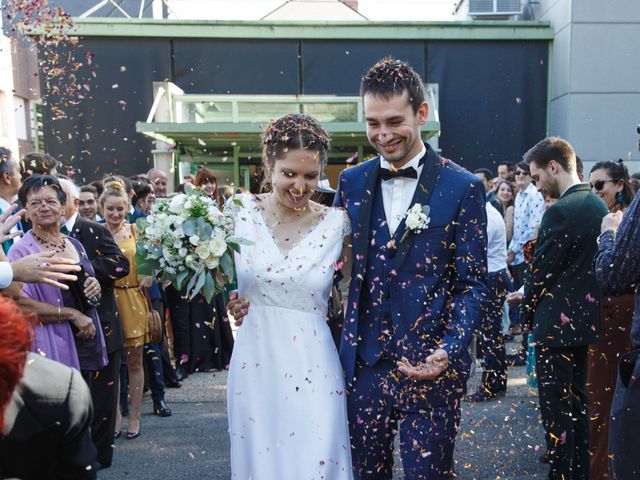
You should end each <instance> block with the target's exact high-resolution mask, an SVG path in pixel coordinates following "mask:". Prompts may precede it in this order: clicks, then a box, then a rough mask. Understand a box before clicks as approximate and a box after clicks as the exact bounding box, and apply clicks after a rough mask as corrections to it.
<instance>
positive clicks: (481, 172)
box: [473, 168, 504, 216]
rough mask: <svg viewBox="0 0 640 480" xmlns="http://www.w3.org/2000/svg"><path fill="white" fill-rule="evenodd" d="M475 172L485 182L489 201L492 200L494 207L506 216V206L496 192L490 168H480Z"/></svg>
mask: <svg viewBox="0 0 640 480" xmlns="http://www.w3.org/2000/svg"><path fill="white" fill-rule="evenodd" d="M473 174H474V175H475V176H476V177H478V178H479V179H480V180H482V183H483V184H484V192H485V194H486V196H487V202H491V204H492V205H493V207H494V208H495V209H496V210H498V213H500V215H501V216H504V208H503V206H502V202H501V201H500V199H498V197H497V196H496V192H495V191H494V190H493V185H492V179H493V173H492V172H491V170H489V169H488V168H478V169H477V170H475V171H474V172H473Z"/></svg>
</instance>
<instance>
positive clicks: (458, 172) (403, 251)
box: [335, 145, 487, 408]
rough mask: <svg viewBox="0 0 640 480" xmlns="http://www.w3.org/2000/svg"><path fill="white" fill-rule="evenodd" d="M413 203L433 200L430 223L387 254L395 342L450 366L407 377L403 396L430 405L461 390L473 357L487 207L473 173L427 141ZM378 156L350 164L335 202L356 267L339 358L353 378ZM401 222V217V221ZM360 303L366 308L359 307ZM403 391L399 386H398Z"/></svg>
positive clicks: (412, 355) (415, 355) (412, 354)
mask: <svg viewBox="0 0 640 480" xmlns="http://www.w3.org/2000/svg"><path fill="white" fill-rule="evenodd" d="M425 155H426V159H425V163H424V167H423V169H422V173H421V177H420V179H419V183H418V187H417V188H416V192H415V195H414V198H413V200H412V202H411V205H413V204H416V203H418V204H421V205H423V206H425V205H429V206H430V213H429V216H430V223H429V226H428V228H427V229H425V230H423V231H421V232H420V233H410V234H409V235H408V236H407V237H406V239H405V241H403V242H401V243H400V244H399V245H397V251H396V254H395V255H394V256H393V258H392V259H388V260H387V261H388V262H391V264H390V265H389V266H388V272H389V273H388V275H387V278H386V281H387V282H391V286H390V293H391V302H392V304H391V311H392V314H393V315H392V316H393V318H394V323H395V324H396V325H395V327H396V337H398V338H396V339H395V341H401V342H402V349H403V350H402V355H403V356H406V357H407V358H408V359H409V360H410V361H411V362H412V363H418V362H424V361H425V359H426V357H427V356H428V355H429V354H430V353H431V352H432V351H433V350H434V349H435V348H443V349H444V350H446V351H447V353H448V354H449V362H450V365H449V367H448V368H447V370H446V371H445V372H443V373H442V374H441V375H440V376H438V377H437V378H436V379H435V380H433V381H423V382H416V381H410V380H408V379H405V383H406V385H405V387H407V388H409V389H410V390H411V393H410V395H409V396H408V397H407V398H406V399H405V402H410V403H412V402H413V403H417V404H416V407H417V408H422V407H432V406H437V405H442V404H445V403H449V402H450V401H451V399H456V398H460V396H462V395H463V394H464V392H465V388H466V387H465V386H466V381H467V379H468V375H469V365H470V359H469V355H468V353H467V347H468V346H469V343H470V341H471V338H472V334H473V331H474V327H475V325H476V323H477V322H478V321H479V320H480V318H481V315H482V313H481V312H482V308H483V305H484V303H485V301H486V296H487V287H486V272H487V267H486V258H487V257H486V242H487V240H486V238H487V237H486V207H485V193H484V186H483V184H482V182H481V181H480V180H478V179H477V177H475V176H474V175H472V174H471V173H469V172H468V171H466V170H465V169H463V168H462V167H460V166H458V165H456V164H455V163H453V162H451V161H449V160H445V159H442V158H441V157H439V156H438V155H437V154H436V153H435V152H434V151H433V150H432V149H431V148H430V147H429V146H428V145H427V153H426V154H425ZM379 171H380V159H379V157H376V158H374V159H372V160H369V161H367V162H364V163H362V164H359V165H356V166H354V167H352V168H348V169H346V170H344V171H343V172H342V174H341V175H340V178H339V185H338V191H337V193H336V200H335V205H336V206H341V207H344V208H345V209H346V210H347V212H348V214H349V217H350V219H351V224H352V229H353V267H352V272H351V285H350V289H349V301H348V306H347V310H346V312H345V322H344V328H343V332H342V338H341V344H340V358H341V361H342V364H343V368H344V370H345V373H346V379H347V383H348V384H349V383H351V382H352V380H353V378H354V373H355V369H356V357H357V355H358V354H357V349H358V338H359V336H360V335H361V333H362V329H363V328H366V324H365V325H361V324H360V323H362V322H359V321H360V320H361V318H360V317H361V315H360V312H359V310H360V299H361V292H362V291H363V289H366V288H369V287H368V286H367V285H365V284H364V282H363V279H364V278H365V269H366V268H367V254H368V250H369V248H368V247H369V245H368V242H369V235H370V230H371V229H372V228H379V227H380V226H379V225H377V226H376V225H370V223H371V206H372V198H373V195H374V192H375V189H376V188H378V186H377V182H379V181H380V180H379ZM398 229H399V230H401V231H400V232H399V233H400V235H399V236H398V238H400V237H401V236H402V230H404V229H405V224H404V221H403V222H402V223H401V224H400V226H399V227H398ZM364 308H365V307H363V309H364ZM403 390H404V389H403Z"/></svg>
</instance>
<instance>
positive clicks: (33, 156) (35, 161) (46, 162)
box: [20, 152, 59, 179]
mask: <svg viewBox="0 0 640 480" xmlns="http://www.w3.org/2000/svg"><path fill="white" fill-rule="evenodd" d="M58 165H59V162H58V160H56V159H55V158H53V157H52V156H51V155H49V154H48V153H41V152H31V153H27V154H25V155H24V156H23V157H22V160H21V161H20V172H21V173H22V177H23V179H26V178H27V177H30V176H31V175H51V176H52V177H57V176H58Z"/></svg>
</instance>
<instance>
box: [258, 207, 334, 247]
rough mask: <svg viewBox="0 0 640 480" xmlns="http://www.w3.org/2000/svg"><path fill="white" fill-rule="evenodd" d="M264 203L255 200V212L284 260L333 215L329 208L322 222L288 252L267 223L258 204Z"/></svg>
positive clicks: (323, 213)
mask: <svg viewBox="0 0 640 480" xmlns="http://www.w3.org/2000/svg"><path fill="white" fill-rule="evenodd" d="M260 201H262V199H260V198H259V197H258V198H257V199H254V203H255V204H256V205H255V211H256V212H257V214H258V216H259V217H260V222H261V223H262V225H263V226H264V229H265V230H266V232H267V234H268V236H269V238H270V239H271V243H272V244H273V246H274V247H275V248H276V250H277V251H278V253H280V255H281V256H282V257H283V258H288V257H290V256H291V253H292V252H293V251H294V250H296V249H297V248H298V247H299V246H300V245H302V244H303V243H305V241H306V240H308V239H309V238H311V236H312V235H313V234H314V233H315V232H316V231H317V230H318V229H319V227H320V225H322V224H323V223H324V222H325V221H326V220H327V219H328V218H329V215H330V213H331V209H330V208H328V209H327V210H326V211H324V212H322V213H320V215H319V217H320V220H319V221H318V222H317V223H316V224H315V225H314V226H313V227H312V228H310V229H309V231H308V232H307V233H306V234H305V235H304V236H302V237H300V239H299V240H298V241H297V242H296V243H295V244H294V245H293V246H292V247H291V248H290V249H288V250H283V249H282V247H281V246H280V244H279V243H278V240H277V239H276V237H275V235H274V234H273V231H272V230H271V227H269V224H268V223H267V219H266V217H265V216H264V213H263V210H264V209H262V208H261V207H260V205H259V204H258V202H260Z"/></svg>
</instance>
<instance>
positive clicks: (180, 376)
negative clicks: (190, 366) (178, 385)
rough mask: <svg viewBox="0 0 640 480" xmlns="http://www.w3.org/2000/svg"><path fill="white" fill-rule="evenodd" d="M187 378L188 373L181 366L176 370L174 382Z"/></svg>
mask: <svg viewBox="0 0 640 480" xmlns="http://www.w3.org/2000/svg"><path fill="white" fill-rule="evenodd" d="M188 376H189V372H188V371H187V369H186V368H184V367H183V366H182V365H180V366H179V367H177V368H176V380H177V381H178V382H182V381H183V380H186V378H187V377H188Z"/></svg>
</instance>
